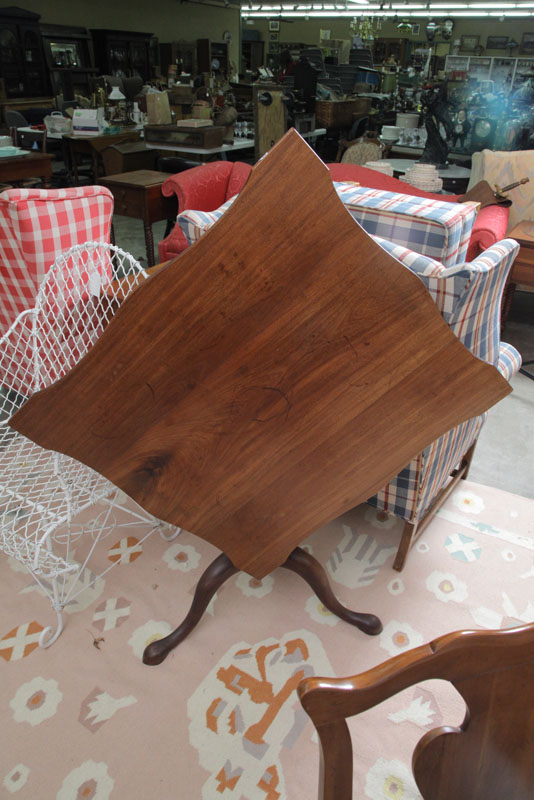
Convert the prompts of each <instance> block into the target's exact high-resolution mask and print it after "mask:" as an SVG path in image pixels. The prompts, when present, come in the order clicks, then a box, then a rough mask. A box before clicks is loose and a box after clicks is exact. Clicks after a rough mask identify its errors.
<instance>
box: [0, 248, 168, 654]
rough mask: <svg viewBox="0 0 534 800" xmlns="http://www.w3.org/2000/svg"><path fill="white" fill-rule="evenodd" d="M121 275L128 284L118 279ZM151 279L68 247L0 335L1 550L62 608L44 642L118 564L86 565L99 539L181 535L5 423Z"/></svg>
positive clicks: (127, 264)
mask: <svg viewBox="0 0 534 800" xmlns="http://www.w3.org/2000/svg"><path fill="white" fill-rule="evenodd" d="M124 275H127V276H128V280H127V281H120V282H118V281H117V280H116V277H117V276H118V277H122V276H124ZM146 277H147V274H146V273H145V272H144V271H143V270H142V268H141V266H140V264H139V263H138V262H137V261H136V260H135V259H134V258H133V257H132V256H131V255H129V254H128V253H126V252H125V251H124V250H121V249H120V248H118V247H115V246H113V245H109V244H105V243H101V242H88V243H86V244H84V245H77V246H75V247H72V248H71V249H70V250H69V251H68V252H67V253H65V254H63V255H62V256H60V257H59V258H57V259H56V261H55V263H54V265H53V266H52V267H51V269H50V271H49V272H48V274H47V277H46V278H45V280H44V282H43V284H42V285H41V288H40V290H39V293H38V296H37V300H36V304H35V307H34V308H33V309H29V310H27V311H23V312H22V313H21V314H20V315H19V316H18V317H17V319H16V320H15V322H14V323H13V325H12V326H11V327H10V329H9V330H8V331H7V333H6V334H5V335H4V336H3V337H2V338H1V339H0V384H1V386H2V389H1V396H0V550H3V551H4V552H5V553H6V554H7V555H8V556H13V557H14V558H15V559H17V560H18V561H19V562H21V563H22V564H24V565H25V566H26V567H27V568H28V570H29V571H30V573H31V574H32V575H33V577H34V578H35V580H36V581H37V583H38V584H39V586H40V587H41V588H42V590H43V591H44V592H45V593H46V595H48V597H49V598H50V600H51V602H52V607H53V608H54V610H55V611H56V614H57V626H56V629H55V630H53V628H52V627H47V628H45V629H44V630H43V631H42V633H41V636H40V642H39V643H40V644H41V646H43V647H47V646H49V645H50V644H52V643H53V642H54V641H55V640H56V639H57V638H58V636H59V635H60V633H61V631H62V629H63V616H62V612H63V609H64V608H65V606H66V605H67V604H68V603H72V602H73V600H74V598H75V597H77V596H78V595H79V594H80V593H81V592H82V591H84V590H85V589H87V588H88V586H90V585H92V584H93V583H94V582H95V581H96V580H97V579H98V578H101V577H102V575H104V574H105V573H106V572H107V571H108V570H109V569H111V567H112V566H114V563H113V562H112V563H111V564H109V565H107V566H106V568H105V569H104V570H103V571H102V572H100V574H99V575H96V574H94V573H93V572H92V571H91V570H90V568H89V566H88V565H89V562H90V560H91V557H92V555H93V553H94V550H95V547H96V545H97V544H98V542H99V541H101V540H102V539H103V538H105V537H106V536H107V535H109V534H110V533H111V532H112V531H115V532H117V530H118V529H121V528H125V527H127V529H128V532H130V530H131V529H132V526H134V527H137V528H139V529H140V530H141V534H140V535H141V538H140V539H139V541H138V544H141V543H142V542H143V541H144V540H145V539H146V538H147V536H149V535H150V533H152V532H153V531H154V530H155V529H156V528H158V529H159V530H160V533H161V535H162V536H163V538H165V539H167V540H170V539H172V538H174V537H175V536H176V535H177V533H178V532H179V530H178V531H177V530H176V529H175V528H170V526H167V525H166V524H165V523H162V522H160V521H159V520H157V519H155V518H154V517H153V516H152V515H150V514H148V513H147V512H145V511H144V510H143V509H142V508H141V507H140V506H137V505H136V504H134V503H133V501H129V500H128V499H127V498H126V497H125V495H124V494H123V493H121V492H120V491H119V490H118V489H117V488H116V487H115V486H113V484H111V483H110V482H109V481H108V480H106V479H105V478H103V477H102V476H100V475H99V474H98V473H96V472H94V471H93V470H92V469H90V468H89V467H86V466H85V465H84V464H81V463H80V462H78V461H75V460H74V459H71V458H69V457H67V456H65V455H62V454H60V453H56V452H53V451H50V450H45V449H43V448H42V447H39V446H38V445H36V444H34V443H33V442H32V441H30V440H29V439H27V438H26V437H24V436H22V435H21V434H19V433H17V432H16V431H14V430H13V429H12V428H10V427H9V420H10V418H11V416H12V415H13V414H14V413H15V411H17V410H18V408H20V407H21V406H22V404H23V403H24V402H25V401H26V400H27V398H28V397H29V396H30V395H32V394H33V393H34V392H36V391H39V390H41V389H44V388H46V387H47V386H49V385H51V384H52V383H54V382H55V381H56V380H58V379H59V378H61V377H62V376H63V375H65V374H66V373H67V372H68V371H69V370H70V369H71V368H72V367H73V366H74V365H75V364H76V363H77V362H78V361H79V360H80V359H81V358H82V357H83V356H84V355H85V354H86V353H87V352H88V350H90V348H91V347H92V345H93V344H94V342H95V341H96V340H97V339H98V338H99V336H100V334H101V333H102V331H103V330H104V328H105V326H106V325H107V324H108V322H109V321H110V319H111V318H112V317H113V315H114V313H115V312H116V310H117V309H118V307H119V305H120V303H121V302H123V300H124V298H125V296H127V295H128V294H129V293H130V292H131V291H133V290H134V289H135V287H136V286H137V285H138V283H139V282H140V281H142V280H145V279H146ZM124 501H126V505H125V502H124ZM87 509H91V510H94V515H93V516H92V518H91V519H90V521H88V520H87V515H84V518H83V520H82V521H77V518H78V517H79V515H80V514H81V513H82V512H84V511H86V510H87ZM82 535H83V537H84V539H86V538H87V537H90V546H89V547H88V549H87V548H86V552H85V553H84V554H83V557H82V558H81V559H80V560H78V557H77V543H78V542H79V541H80V540H81V537H82ZM115 563H120V558H119V559H117V561H116V562H115Z"/></svg>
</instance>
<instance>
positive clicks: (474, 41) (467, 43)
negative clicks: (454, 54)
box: [460, 35, 480, 53]
mask: <svg viewBox="0 0 534 800" xmlns="http://www.w3.org/2000/svg"><path fill="white" fill-rule="evenodd" d="M479 40H480V36H478V35H475V36H471V35H470V36H462V37H460V50H461V52H462V53H472V52H474V50H476V48H477V47H478V42H479Z"/></svg>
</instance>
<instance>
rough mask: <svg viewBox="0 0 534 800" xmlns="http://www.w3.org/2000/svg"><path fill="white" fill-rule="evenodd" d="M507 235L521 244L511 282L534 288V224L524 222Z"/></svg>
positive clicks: (528, 221) (527, 221) (519, 223)
mask: <svg viewBox="0 0 534 800" xmlns="http://www.w3.org/2000/svg"><path fill="white" fill-rule="evenodd" d="M506 235H507V237H509V238H510V239H515V240H516V241H517V242H519V253H518V255H517V258H516V260H515V261H514V266H513V267H512V273H511V278H510V279H511V281H512V282H513V283H514V284H518V283H520V284H522V285H523V286H530V287H532V288H534V222H531V221H530V220H522V221H521V222H518V223H517V225H516V226H515V228H512V230H511V231H510V232H509V233H507V234H506Z"/></svg>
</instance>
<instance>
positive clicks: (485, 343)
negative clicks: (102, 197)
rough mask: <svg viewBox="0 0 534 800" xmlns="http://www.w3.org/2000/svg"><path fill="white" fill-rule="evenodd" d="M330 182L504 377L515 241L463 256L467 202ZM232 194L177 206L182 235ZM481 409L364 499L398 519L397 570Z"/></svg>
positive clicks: (464, 460)
mask: <svg viewBox="0 0 534 800" xmlns="http://www.w3.org/2000/svg"><path fill="white" fill-rule="evenodd" d="M335 187H336V191H337V193H338V196H339V197H340V198H341V199H342V200H343V202H344V204H345V206H346V208H347V210H348V211H349V212H350V213H351V215H352V216H353V217H354V218H355V219H356V220H357V221H358V222H359V223H360V224H361V225H362V226H363V227H364V228H365V230H366V231H367V232H368V233H370V234H371V235H373V236H374V238H375V239H376V240H377V241H378V242H379V244H381V246H382V247H384V249H386V250H388V252H389V253H391V255H393V256H395V257H396V258H398V259H399V261H401V262H402V263H403V264H404V265H405V266H406V267H407V268H408V269H410V270H411V271H412V272H415V273H416V274H417V275H418V276H419V278H420V279H421V280H422V281H423V283H424V284H425V285H426V287H427V289H428V291H429V292H430V294H431V295H432V298H433V300H434V301H435V303H436V304H437V306H438V308H439V310H440V312H441V314H442V316H443V318H444V319H445V321H446V322H447V324H448V325H449V326H450V328H451V329H452V330H453V332H454V333H455V334H456V336H458V338H459V339H460V340H461V341H462V342H463V344H464V345H465V346H466V347H467V348H468V349H469V350H471V352H472V353H474V354H475V355H476V356H477V357H478V358H481V359H483V360H484V361H487V362H489V363H490V364H493V365H494V366H495V367H496V368H498V369H499V371H500V372H501V374H502V375H503V376H504V377H505V378H506V379H507V380H510V379H511V378H512V377H513V376H514V375H515V374H516V372H517V371H518V369H519V367H520V364H521V359H520V355H519V353H518V352H517V350H516V349H515V348H514V347H512V346H511V345H508V344H504V343H502V342H501V341H500V304H501V296H502V292H503V288H504V285H505V282H506V278H507V276H508V273H509V271H510V268H511V266H512V264H513V261H514V258H515V256H516V254H517V251H518V244H517V243H516V242H514V241H513V240H511V239H505V240H503V241H501V242H499V243H497V244H494V245H493V246H492V247H490V248H488V249H487V250H485V251H484V252H483V253H482V254H481V255H479V256H478V257H477V258H476V259H475V260H474V261H472V262H466V261H465V257H466V251H467V246H468V243H469V237H470V233H471V228H472V225H473V221H474V218H475V209H474V207H473V206H472V205H471V206H470V205H463V204H458V203H447V202H443V201H436V200H430V199H426V198H415V197H410V196H406V195H395V194H394V193H392V192H384V191H381V190H371V189H366V188H364V187H358V186H354V185H350V184H342V183H341V184H335ZM232 202H233V198H232V199H230V200H229V201H227V202H226V203H225V204H224V205H223V206H221V208H219V209H218V210H217V211H214V212H197V211H186V212H184V213H182V214H180V215H179V216H178V223H179V225H180V227H181V228H182V231H183V232H184V235H185V238H186V239H187V240H188V242H189V243H192V242H194V241H196V240H197V239H198V238H200V236H202V235H203V233H204V232H205V231H206V230H208V228H209V227H211V225H213V224H214V223H215V222H216V221H217V219H218V218H219V217H220V216H221V214H223V213H224V212H225V211H226V209H227V208H228V207H229V206H230V205H231V204H232ZM386 236H387V238H382V237H386ZM391 239H393V240H394V241H391ZM406 244H408V245H409V247H410V248H412V249H408V247H407V246H406ZM422 254H423V255H422ZM431 255H432V256H433V258H431V257H430V256H431ZM355 258H357V254H355ZM385 324H386V323H385ZM431 391H432V387H429V392H431ZM486 417H487V414H483V415H481V416H480V417H476V418H474V419H470V420H467V421H466V422H464V423H462V424H461V425H459V426H458V427H457V428H455V429H453V430H451V431H448V432H447V433H446V434H445V435H444V436H442V437H441V438H440V439H438V440H436V441H435V442H433V443H432V444H431V445H430V446H429V447H427V448H426V449H425V450H424V451H423V452H422V453H419V455H418V456H416V458H414V459H412V461H411V462H410V463H409V464H407V465H406V467H405V468H404V469H403V470H402V471H401V472H400V473H399V474H398V475H397V476H396V477H395V478H394V479H393V480H392V481H391V482H390V483H389V484H388V485H387V486H385V487H384V488H383V489H382V490H381V491H380V492H378V494H376V495H375V496H374V497H372V498H370V499H369V501H368V502H369V503H370V505H372V506H375V507H376V508H378V509H380V510H381V511H383V512H384V513H385V514H386V513H391V514H393V515H395V516H397V517H399V518H401V519H402V520H404V530H403V534H402V538H401V543H400V546H399V549H398V552H397V556H396V558H395V562H394V568H395V569H397V570H402V568H403V567H404V564H405V561H406V557H407V555H408V552H409V549H410V547H411V545H412V544H413V542H414V541H415V539H416V538H417V537H418V535H419V534H421V533H422V532H423V530H424V528H425V527H426V525H427V524H428V522H430V520H431V519H432V517H433V515H434V514H435V512H436V511H437V510H438V508H439V506H440V505H441V503H442V502H443V501H444V500H445V498H446V497H447V495H448V494H449V492H450V491H451V490H452V488H453V487H454V485H455V484H456V483H457V482H458V481H459V480H460V479H462V478H466V477H467V472H468V469H469V464H470V461H471V458H472V455H473V451H474V447H475V444H476V440H477V437H478V434H479V432H480V429H481V428H482V425H483V424H484V421H485V420H486Z"/></svg>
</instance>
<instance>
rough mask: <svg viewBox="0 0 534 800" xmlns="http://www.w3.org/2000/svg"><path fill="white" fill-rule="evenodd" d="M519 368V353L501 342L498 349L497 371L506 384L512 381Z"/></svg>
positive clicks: (509, 345) (511, 346)
mask: <svg viewBox="0 0 534 800" xmlns="http://www.w3.org/2000/svg"><path fill="white" fill-rule="evenodd" d="M520 367H521V353H519V351H518V350H516V349H515V347H514V346H513V345H511V344H508V343H507V342H501V346H500V348H499V361H498V363H497V369H498V370H499V372H500V373H501V375H502V376H503V378H506V380H507V381H508V382H510V381H511V380H512V378H513V377H514V375H517V373H518V372H519V368H520Z"/></svg>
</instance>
